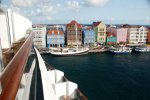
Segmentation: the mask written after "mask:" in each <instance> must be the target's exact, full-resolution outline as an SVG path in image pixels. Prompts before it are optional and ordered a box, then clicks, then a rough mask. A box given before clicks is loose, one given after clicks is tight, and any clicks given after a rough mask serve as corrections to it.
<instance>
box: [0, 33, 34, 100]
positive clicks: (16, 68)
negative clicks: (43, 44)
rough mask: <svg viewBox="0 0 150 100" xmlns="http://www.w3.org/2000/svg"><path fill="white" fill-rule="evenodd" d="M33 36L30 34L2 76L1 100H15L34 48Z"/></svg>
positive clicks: (0, 82) (0, 81)
mask: <svg viewBox="0 0 150 100" xmlns="http://www.w3.org/2000/svg"><path fill="white" fill-rule="evenodd" d="M32 40H33V35H32V34H30V35H29V37H28V38H27V39H26V41H25V42H24V44H23V45H22V46H21V48H20V49H19V50H18V52H17V53H16V55H15V56H14V57H13V58H12V60H11V61H10V62H9V64H8V65H7V66H6V68H5V69H4V71H3V72H2V73H1V76H0V84H1V89H2V91H1V93H0V100H15V98H16V94H17V91H18V89H19V86H20V81H21V78H22V75H23V72H24V69H25V65H26V62H27V60H28V57H29V53H30V51H31V47H32Z"/></svg>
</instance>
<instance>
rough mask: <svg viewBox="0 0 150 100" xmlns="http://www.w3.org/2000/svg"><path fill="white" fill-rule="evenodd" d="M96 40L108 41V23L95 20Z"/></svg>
mask: <svg viewBox="0 0 150 100" xmlns="http://www.w3.org/2000/svg"><path fill="white" fill-rule="evenodd" d="M93 29H94V31H95V39H96V42H99V43H102V44H104V43H105V42H106V25H105V24H104V23H103V22H93Z"/></svg>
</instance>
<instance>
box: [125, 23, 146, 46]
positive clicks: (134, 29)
mask: <svg viewBox="0 0 150 100" xmlns="http://www.w3.org/2000/svg"><path fill="white" fill-rule="evenodd" d="M123 27H124V28H127V29H128V31H127V42H128V43H134V44H137V43H146V42H147V34H148V29H147V28H145V27H144V26H133V25H126V26H123Z"/></svg>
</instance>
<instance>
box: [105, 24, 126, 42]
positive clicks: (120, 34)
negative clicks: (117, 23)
mask: <svg viewBox="0 0 150 100" xmlns="http://www.w3.org/2000/svg"><path fill="white" fill-rule="evenodd" d="M107 32H110V33H112V34H114V35H115V36H116V39H117V41H116V43H126V42H127V29H126V28H117V27H108V28H107Z"/></svg>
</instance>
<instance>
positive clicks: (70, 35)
mask: <svg viewBox="0 0 150 100" xmlns="http://www.w3.org/2000/svg"><path fill="white" fill-rule="evenodd" d="M76 29H77V30H76ZM76 33H77V34H76ZM66 42H67V45H72V46H76V45H79V46H81V45H82V25H81V24H79V23H77V22H76V21H75V20H73V21H71V22H70V23H69V24H67V26H66Z"/></svg>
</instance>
